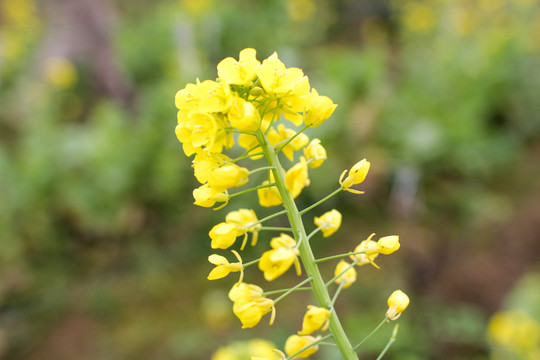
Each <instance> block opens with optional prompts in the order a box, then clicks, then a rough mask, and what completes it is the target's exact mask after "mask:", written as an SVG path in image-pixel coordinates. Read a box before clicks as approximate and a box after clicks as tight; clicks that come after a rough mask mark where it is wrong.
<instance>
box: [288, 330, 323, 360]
mask: <svg viewBox="0 0 540 360" xmlns="http://www.w3.org/2000/svg"><path fill="white" fill-rule="evenodd" d="M319 338H320V337H319ZM317 339H318V338H315V337H313V336H309V335H307V336H299V335H291V336H289V338H288V339H287V341H286V342H285V352H286V353H287V355H289V356H291V355H293V354H295V353H297V352H298V351H300V350H301V349H303V348H304V347H306V346H308V345H309V344H312V343H313V342H315V341H317ZM317 350H319V346H318V345H315V346H312V347H309V348H307V349H306V350H304V351H302V352H301V353H299V354H297V355H296V356H295V357H294V358H293V359H296V358H302V359H305V358H307V357H309V356H311V355H313V354H315V353H316V352H317Z"/></svg>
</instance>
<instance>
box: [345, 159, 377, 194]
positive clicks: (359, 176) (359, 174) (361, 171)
mask: <svg viewBox="0 0 540 360" xmlns="http://www.w3.org/2000/svg"><path fill="white" fill-rule="evenodd" d="M370 165H371V163H370V162H369V161H367V160H366V159H363V160H360V161H359V162H357V163H356V164H354V166H353V167H352V168H351V169H350V170H349V175H348V176H347V177H346V178H345V180H343V177H344V176H345V174H346V173H347V170H345V171H343V173H342V174H341V177H340V178H339V183H340V184H341V186H343V189H344V190H346V191H349V192H352V193H354V194H363V193H364V192H363V191H358V190H354V189H349V188H350V187H351V186H353V185H356V184H360V183H362V182H364V180H365V179H366V176H367V173H368V171H369V166H370Z"/></svg>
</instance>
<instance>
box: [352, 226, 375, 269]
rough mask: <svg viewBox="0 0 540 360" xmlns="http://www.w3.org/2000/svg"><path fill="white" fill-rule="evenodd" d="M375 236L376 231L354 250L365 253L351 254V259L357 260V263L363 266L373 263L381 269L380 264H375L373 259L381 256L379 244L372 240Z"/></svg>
mask: <svg viewBox="0 0 540 360" xmlns="http://www.w3.org/2000/svg"><path fill="white" fill-rule="evenodd" d="M373 236H375V233H373V234H371V235H370V236H369V237H368V238H367V239H366V240H364V241H362V242H361V243H360V244H359V245H358V246H357V247H356V248H354V252H361V251H362V252H363V254H354V255H351V259H352V260H354V261H357V263H356V265H358V266H363V265H366V264H371V265H373V266H375V267H376V268H377V269H379V266H378V265H377V264H375V262H374V261H373V260H375V258H376V257H377V256H379V250H380V247H379V245H378V244H377V243H376V242H375V241H373V240H371V238H373Z"/></svg>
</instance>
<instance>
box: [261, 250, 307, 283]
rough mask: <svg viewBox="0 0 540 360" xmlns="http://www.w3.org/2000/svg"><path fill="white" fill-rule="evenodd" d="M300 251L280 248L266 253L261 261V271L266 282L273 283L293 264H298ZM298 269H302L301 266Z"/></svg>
mask: <svg viewBox="0 0 540 360" xmlns="http://www.w3.org/2000/svg"><path fill="white" fill-rule="evenodd" d="M298 254H299V251H298V249H294V248H293V249H290V248H285V247H280V248H277V249H272V250H268V251H265V252H264V253H263V254H262V257H261V260H260V261H259V269H260V270H261V271H262V272H263V273H264V278H265V279H266V281H272V280H274V279H276V278H278V277H280V276H281V275H283V274H284V273H285V272H286V271H287V270H289V268H290V267H291V266H292V264H296V263H298ZM296 268H297V274H298V275H300V274H299V273H298V269H300V267H299V266H297V267H296Z"/></svg>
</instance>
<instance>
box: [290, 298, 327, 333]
mask: <svg viewBox="0 0 540 360" xmlns="http://www.w3.org/2000/svg"><path fill="white" fill-rule="evenodd" d="M307 308H308V311H307V312H306V314H305V315H304V320H303V321H302V330H300V331H299V332H298V334H299V335H309V334H311V333H313V332H315V331H317V330H319V329H321V331H326V330H327V329H328V326H329V325H330V310H328V309H327V308H323V307H318V306H313V305H308V307H307Z"/></svg>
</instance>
